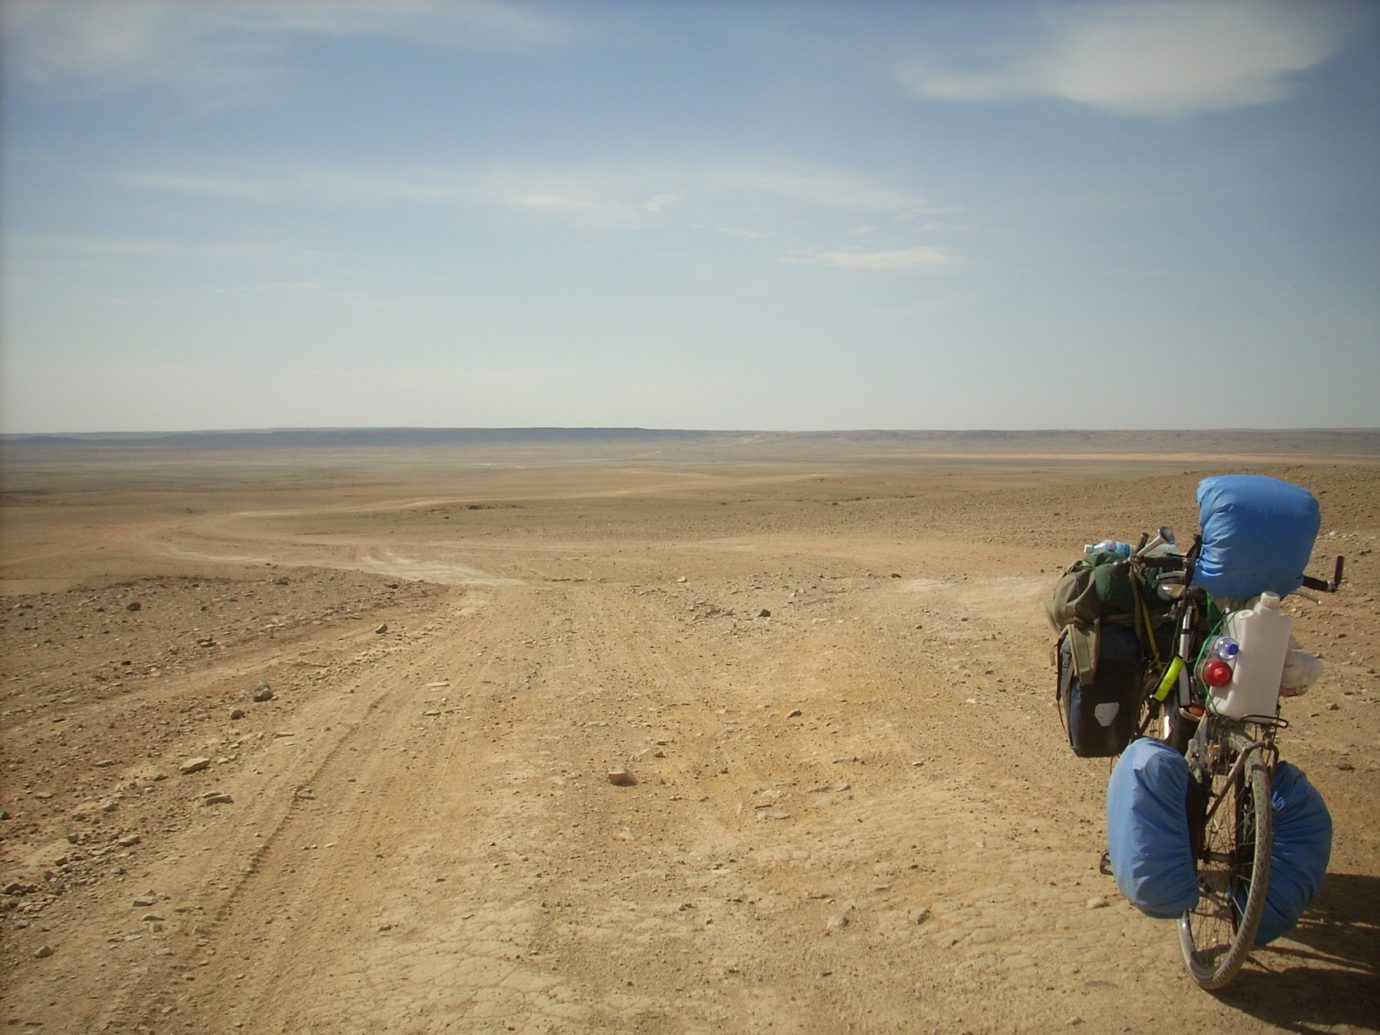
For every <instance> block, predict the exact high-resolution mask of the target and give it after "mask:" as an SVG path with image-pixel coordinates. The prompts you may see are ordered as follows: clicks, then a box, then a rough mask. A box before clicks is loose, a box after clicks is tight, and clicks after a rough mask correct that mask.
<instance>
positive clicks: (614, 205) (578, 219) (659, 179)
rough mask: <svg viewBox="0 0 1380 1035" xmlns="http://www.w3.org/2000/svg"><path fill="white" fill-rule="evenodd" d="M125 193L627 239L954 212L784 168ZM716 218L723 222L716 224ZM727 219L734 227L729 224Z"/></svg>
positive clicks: (205, 186)
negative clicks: (561, 229)
mask: <svg viewBox="0 0 1380 1035" xmlns="http://www.w3.org/2000/svg"><path fill="white" fill-rule="evenodd" d="M117 177H118V178H119V179H120V180H121V182H123V183H124V184H125V185H126V186H129V187H134V188H137V189H142V190H152V191H158V192H170V193H174V194H181V195H186V196H190V197H201V198H210V199H216V200H222V201H232V202H245V203H258V204H278V203H289V202H291V203H297V204H302V203H306V204H313V205H329V206H340V207H361V206H379V205H391V204H403V205H418V206H440V207H450V208H454V207H457V206H490V207H498V208H504V209H509V210H512V211H518V212H523V213H526V214H528V215H530V216H534V217H547V218H554V219H559V220H563V221H566V222H567V223H569V224H571V225H573V226H576V227H578V228H581V229H587V230H630V229H639V228H645V227H649V226H653V225H656V224H658V223H659V222H661V221H664V220H666V219H667V218H669V217H670V215H671V213H673V212H675V211H677V210H678V209H680V208H681V207H683V206H689V207H690V208H691V211H692V212H693V214H694V216H695V217H698V218H696V219H695V221H694V223H693V225H695V226H715V225H716V224H713V223H708V222H701V220H703V219H704V218H705V217H706V216H707V217H709V218H711V219H712V218H714V216H715V214H719V213H736V212H738V211H740V210H742V209H743V208H744V207H745V206H746V207H753V208H757V207H760V204H761V200H762V199H763V198H769V199H772V200H774V201H776V202H780V203H782V204H784V205H786V206H789V207H790V208H793V209H796V210H800V211H804V212H807V213H811V212H842V213H845V214H850V215H852V214H862V215H865V216H866V217H867V218H868V219H874V220H875V219H886V220H890V221H892V222H893V223H897V222H899V223H902V224H905V225H906V226H908V227H911V228H914V227H916V226H917V225H921V226H927V227H929V228H931V229H933V228H934V225H935V224H934V223H932V222H930V223H923V224H922V223H918V222H917V221H918V220H920V219H921V218H922V217H924V218H926V219H930V218H932V217H933V216H934V215H935V214H936V213H939V212H946V211H952V210H947V209H941V208H938V207H936V206H934V205H932V204H929V203H928V202H926V201H925V200H924V199H923V198H921V197H920V196H918V195H917V194H915V193H913V192H910V191H907V190H905V189H903V188H899V187H894V186H890V185H887V184H885V183H882V182H879V181H877V180H874V179H872V178H870V177H868V176H867V175H865V174H862V173H857V172H852V171H849V170H841V169H836V168H822V167H815V166H809V165H804V164H794V163H789V162H783V161H761V162H757V163H741V164H737V165H731V166H730V165H724V166H705V167H699V168H694V167H690V168H669V167H665V166H662V165H660V164H650V165H646V166H642V167H639V166H636V165H633V166H623V167H619V168H617V169H610V168H600V167H589V168H586V169H580V168H572V167H569V166H562V167H561V168H559V169H546V168H542V167H527V168H523V167H515V166H504V167H501V168H500V167H493V166H488V167H468V166H453V167H447V166H417V167H413V168H390V169H374V168H366V167H361V168H350V169H346V168H328V167H309V166H299V167H281V168H278V169H275V170H252V171H245V172H242V173H239V174H236V173H235V172H233V171H230V172H226V171H217V172H215V173H213V174H211V173H201V172H196V171H192V172H185V171H167V170H125V171H122V172H120V173H118V174H117ZM719 218H724V216H723V215H719ZM728 218H732V216H731V215H730V216H729V217H728ZM718 232H720V233H723V234H728V235H731V236H740V237H751V236H768V235H769V234H770V233H771V231H769V230H768V229H743V228H740V227H737V226H735V225H733V224H732V223H729V222H727V221H725V224H724V225H723V226H722V227H718Z"/></svg>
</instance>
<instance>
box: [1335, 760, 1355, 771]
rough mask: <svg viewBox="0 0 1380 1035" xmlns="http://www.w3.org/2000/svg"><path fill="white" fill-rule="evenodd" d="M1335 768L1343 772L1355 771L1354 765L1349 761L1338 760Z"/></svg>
mask: <svg viewBox="0 0 1380 1035" xmlns="http://www.w3.org/2000/svg"><path fill="white" fill-rule="evenodd" d="M1337 768H1338V769H1340V770H1341V771H1342V772H1344V773H1354V772H1355V771H1356V767H1355V766H1354V765H1352V764H1351V763H1350V762H1338V763H1337Z"/></svg>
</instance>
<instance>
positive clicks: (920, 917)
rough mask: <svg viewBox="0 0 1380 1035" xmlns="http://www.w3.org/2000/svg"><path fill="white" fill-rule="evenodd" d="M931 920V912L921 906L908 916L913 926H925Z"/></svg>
mask: <svg viewBox="0 0 1380 1035" xmlns="http://www.w3.org/2000/svg"><path fill="white" fill-rule="evenodd" d="M929 918H930V911H929V910H928V909H926V908H925V907H924V906H919V907H917V908H916V909H912V910H911V911H910V913H909V914H907V919H909V920H910V922H911V923H913V924H923V923H924V922H925V921H926V920H928V919H929Z"/></svg>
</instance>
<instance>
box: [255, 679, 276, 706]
mask: <svg viewBox="0 0 1380 1035" xmlns="http://www.w3.org/2000/svg"><path fill="white" fill-rule="evenodd" d="M254 700H255V701H257V702H258V703H260V704H262V703H263V702H264V701H271V700H273V687H271V686H269V685H268V684H267V683H260V684H259V685H258V686H256V687H255V688H254Z"/></svg>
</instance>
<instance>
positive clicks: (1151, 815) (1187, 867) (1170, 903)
mask: <svg viewBox="0 0 1380 1035" xmlns="http://www.w3.org/2000/svg"><path fill="white" fill-rule="evenodd" d="M1191 784H1192V779H1191V777H1190V776H1189V772H1188V762H1187V761H1186V760H1185V759H1184V756H1183V755H1181V754H1179V753H1178V752H1177V751H1175V750H1174V749H1173V748H1171V747H1169V746H1168V745H1167V744H1165V743H1163V742H1162V741H1158V740H1151V739H1149V738H1148V737H1142V738H1141V739H1140V740H1137V741H1135V742H1133V743H1132V744H1131V745H1130V747H1128V748H1127V749H1126V750H1125V752H1124V753H1123V754H1122V756H1121V757H1120V758H1119V759H1117V763H1116V766H1115V767H1114V768H1113V769H1112V775H1111V779H1110V780H1108V782H1107V855H1108V857H1109V858H1110V860H1111V864H1112V876H1114V877H1115V878H1116V886H1117V888H1118V890H1120V892H1121V893H1122V894H1123V895H1125V896H1126V897H1127V898H1128V899H1129V900H1130V902H1131V904H1132V905H1134V906H1135V907H1136V908H1137V909H1139V910H1140V911H1141V912H1142V913H1145V914H1146V915H1147V916H1153V917H1156V918H1158V919H1161V920H1168V919H1172V918H1174V917H1177V916H1181V915H1182V914H1183V912H1184V911H1185V910H1187V909H1192V908H1193V907H1194V906H1195V905H1197V904H1198V876H1197V872H1196V870H1195V868H1194V865H1193V848H1192V841H1191V838H1190V837H1189V829H1188V796H1189V792H1190V789H1191V788H1190V785H1191Z"/></svg>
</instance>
